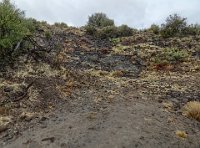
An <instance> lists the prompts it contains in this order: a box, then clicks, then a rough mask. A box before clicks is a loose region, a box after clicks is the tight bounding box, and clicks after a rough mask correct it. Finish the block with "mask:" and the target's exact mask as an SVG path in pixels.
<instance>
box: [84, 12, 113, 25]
mask: <svg viewBox="0 0 200 148" xmlns="http://www.w3.org/2000/svg"><path fill="white" fill-rule="evenodd" d="M87 25H88V26H93V27H98V28H103V27H107V26H114V21H113V20H111V19H109V18H108V17H107V15H106V14H104V13H95V14H92V15H91V16H89V20H88V23H87Z"/></svg>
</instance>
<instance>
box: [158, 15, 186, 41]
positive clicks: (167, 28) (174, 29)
mask: <svg viewBox="0 0 200 148" xmlns="http://www.w3.org/2000/svg"><path fill="white" fill-rule="evenodd" d="M186 20H187V19H186V18H182V17H181V16H179V15H177V14H174V15H170V16H169V17H168V18H167V19H166V23H165V24H162V25H161V31H160V33H161V35H162V36H163V37H165V38H168V37H174V36H183V35H185V33H186V30H187V21H186Z"/></svg>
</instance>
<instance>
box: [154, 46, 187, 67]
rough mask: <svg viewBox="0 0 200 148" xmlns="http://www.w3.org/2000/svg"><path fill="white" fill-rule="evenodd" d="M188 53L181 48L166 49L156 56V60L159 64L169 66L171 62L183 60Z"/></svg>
mask: <svg viewBox="0 0 200 148" xmlns="http://www.w3.org/2000/svg"><path fill="white" fill-rule="evenodd" d="M188 56H189V55H188V53H187V52H186V51H184V50H179V49H176V48H168V49H165V51H164V52H162V53H160V54H159V55H157V56H156V58H155V62H156V64H157V65H161V66H167V65H170V64H175V63H179V62H183V61H185V60H186V58H187V57H188Z"/></svg>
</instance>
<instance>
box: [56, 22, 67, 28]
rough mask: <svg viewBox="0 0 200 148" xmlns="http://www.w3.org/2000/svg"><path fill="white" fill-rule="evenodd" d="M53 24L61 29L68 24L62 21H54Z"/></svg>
mask: <svg viewBox="0 0 200 148" xmlns="http://www.w3.org/2000/svg"><path fill="white" fill-rule="evenodd" d="M54 26H56V27H58V28H61V29H64V28H68V25H67V24H66V23H64V22H61V23H58V22H56V23H54Z"/></svg>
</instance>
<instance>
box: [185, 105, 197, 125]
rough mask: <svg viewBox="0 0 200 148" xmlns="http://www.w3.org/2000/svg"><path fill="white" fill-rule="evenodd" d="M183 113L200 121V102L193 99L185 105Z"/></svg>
mask: <svg viewBox="0 0 200 148" xmlns="http://www.w3.org/2000/svg"><path fill="white" fill-rule="evenodd" d="M183 115H185V116H187V117H189V118H193V119H196V120H197V121H199V122H200V102H198V101H191V102H188V103H187V104H186V105H185V106H184V107H183Z"/></svg>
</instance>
